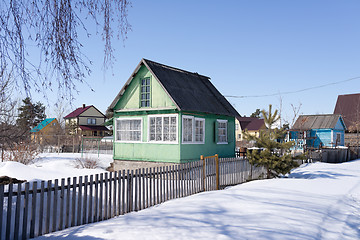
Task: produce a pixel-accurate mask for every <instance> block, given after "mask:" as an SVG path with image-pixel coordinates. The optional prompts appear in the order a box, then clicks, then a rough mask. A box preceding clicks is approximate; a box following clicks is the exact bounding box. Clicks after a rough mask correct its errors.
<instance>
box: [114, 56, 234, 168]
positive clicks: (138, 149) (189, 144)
mask: <svg viewBox="0 0 360 240" xmlns="http://www.w3.org/2000/svg"><path fill="white" fill-rule="evenodd" d="M110 108H111V109H112V110H113V112H114V117H113V129H114V161H116V160H135V161H155V162H174V163H181V162H187V161H192V160H198V159H199V158H200V155H205V156H209V155H214V154H219V156H220V157H234V156H235V118H236V117H239V114H238V112H237V111H236V110H235V109H234V108H233V106H232V105H231V104H230V103H229V102H228V101H227V100H226V99H225V97H224V96H223V95H221V93H220V92H219V91H218V90H217V89H216V88H215V87H214V85H212V83H211V82H210V78H209V77H206V76H202V75H199V74H198V73H192V72H188V71H185V70H181V69H178V68H174V67H170V66H166V65H163V64H160V63H156V62H153V61H150V60H146V59H142V60H141V61H140V63H139V64H138V66H137V67H136V69H135V71H134V72H133V73H132V75H131V77H130V78H129V80H128V81H127V82H126V83H125V85H124V87H123V88H122V89H121V90H120V92H119V94H118V95H117V96H116V98H115V99H114V101H113V102H112V104H111V105H110Z"/></svg>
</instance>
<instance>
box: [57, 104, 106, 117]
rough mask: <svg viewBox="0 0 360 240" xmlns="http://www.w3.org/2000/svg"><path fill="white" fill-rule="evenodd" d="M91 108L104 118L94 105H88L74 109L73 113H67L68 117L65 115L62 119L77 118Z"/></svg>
mask: <svg viewBox="0 0 360 240" xmlns="http://www.w3.org/2000/svg"><path fill="white" fill-rule="evenodd" d="M91 107H93V108H95V109H96V110H97V111H98V112H99V113H101V114H102V115H103V116H104V117H105V115H104V114H103V113H102V112H100V111H99V110H98V109H97V108H96V107H95V106H94V105H90V106H82V107H79V108H77V109H75V110H74V111H72V112H71V113H69V114H68V115H66V116H65V117H64V118H75V117H78V116H79V115H80V114H82V113H83V112H85V111H86V110H88V109H89V108H91Z"/></svg>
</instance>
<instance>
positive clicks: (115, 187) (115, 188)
mask: <svg viewBox="0 0 360 240" xmlns="http://www.w3.org/2000/svg"><path fill="white" fill-rule="evenodd" d="M113 181H114V184H113V188H114V190H113V193H114V195H113V196H114V197H113V207H112V209H113V211H112V213H111V217H112V218H113V217H115V216H116V209H117V206H116V203H117V201H116V196H117V194H116V190H117V186H116V185H117V172H114V179H113Z"/></svg>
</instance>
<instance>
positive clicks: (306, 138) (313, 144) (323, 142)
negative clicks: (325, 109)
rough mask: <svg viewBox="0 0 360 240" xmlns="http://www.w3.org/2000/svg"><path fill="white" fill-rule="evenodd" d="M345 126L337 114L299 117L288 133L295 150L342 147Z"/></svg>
mask: <svg viewBox="0 0 360 240" xmlns="http://www.w3.org/2000/svg"><path fill="white" fill-rule="evenodd" d="M345 130H346V126H345V123H344V120H343V118H342V117H341V115H339V114H321V115H300V116H299V118H298V119H297V120H296V122H295V124H294V126H293V127H292V128H291V129H290V131H289V140H290V141H295V146H294V148H295V150H304V149H309V148H321V147H337V146H344V140H345V137H344V136H345Z"/></svg>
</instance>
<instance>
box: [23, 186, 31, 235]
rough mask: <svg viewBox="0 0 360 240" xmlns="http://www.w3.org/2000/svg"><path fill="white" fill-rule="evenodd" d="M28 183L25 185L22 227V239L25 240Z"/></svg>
mask: <svg viewBox="0 0 360 240" xmlns="http://www.w3.org/2000/svg"><path fill="white" fill-rule="evenodd" d="M29 186H30V184H29V182H27V183H25V199H24V214H23V226H22V239H27V238H28V236H27V226H28V213H29Z"/></svg>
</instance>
